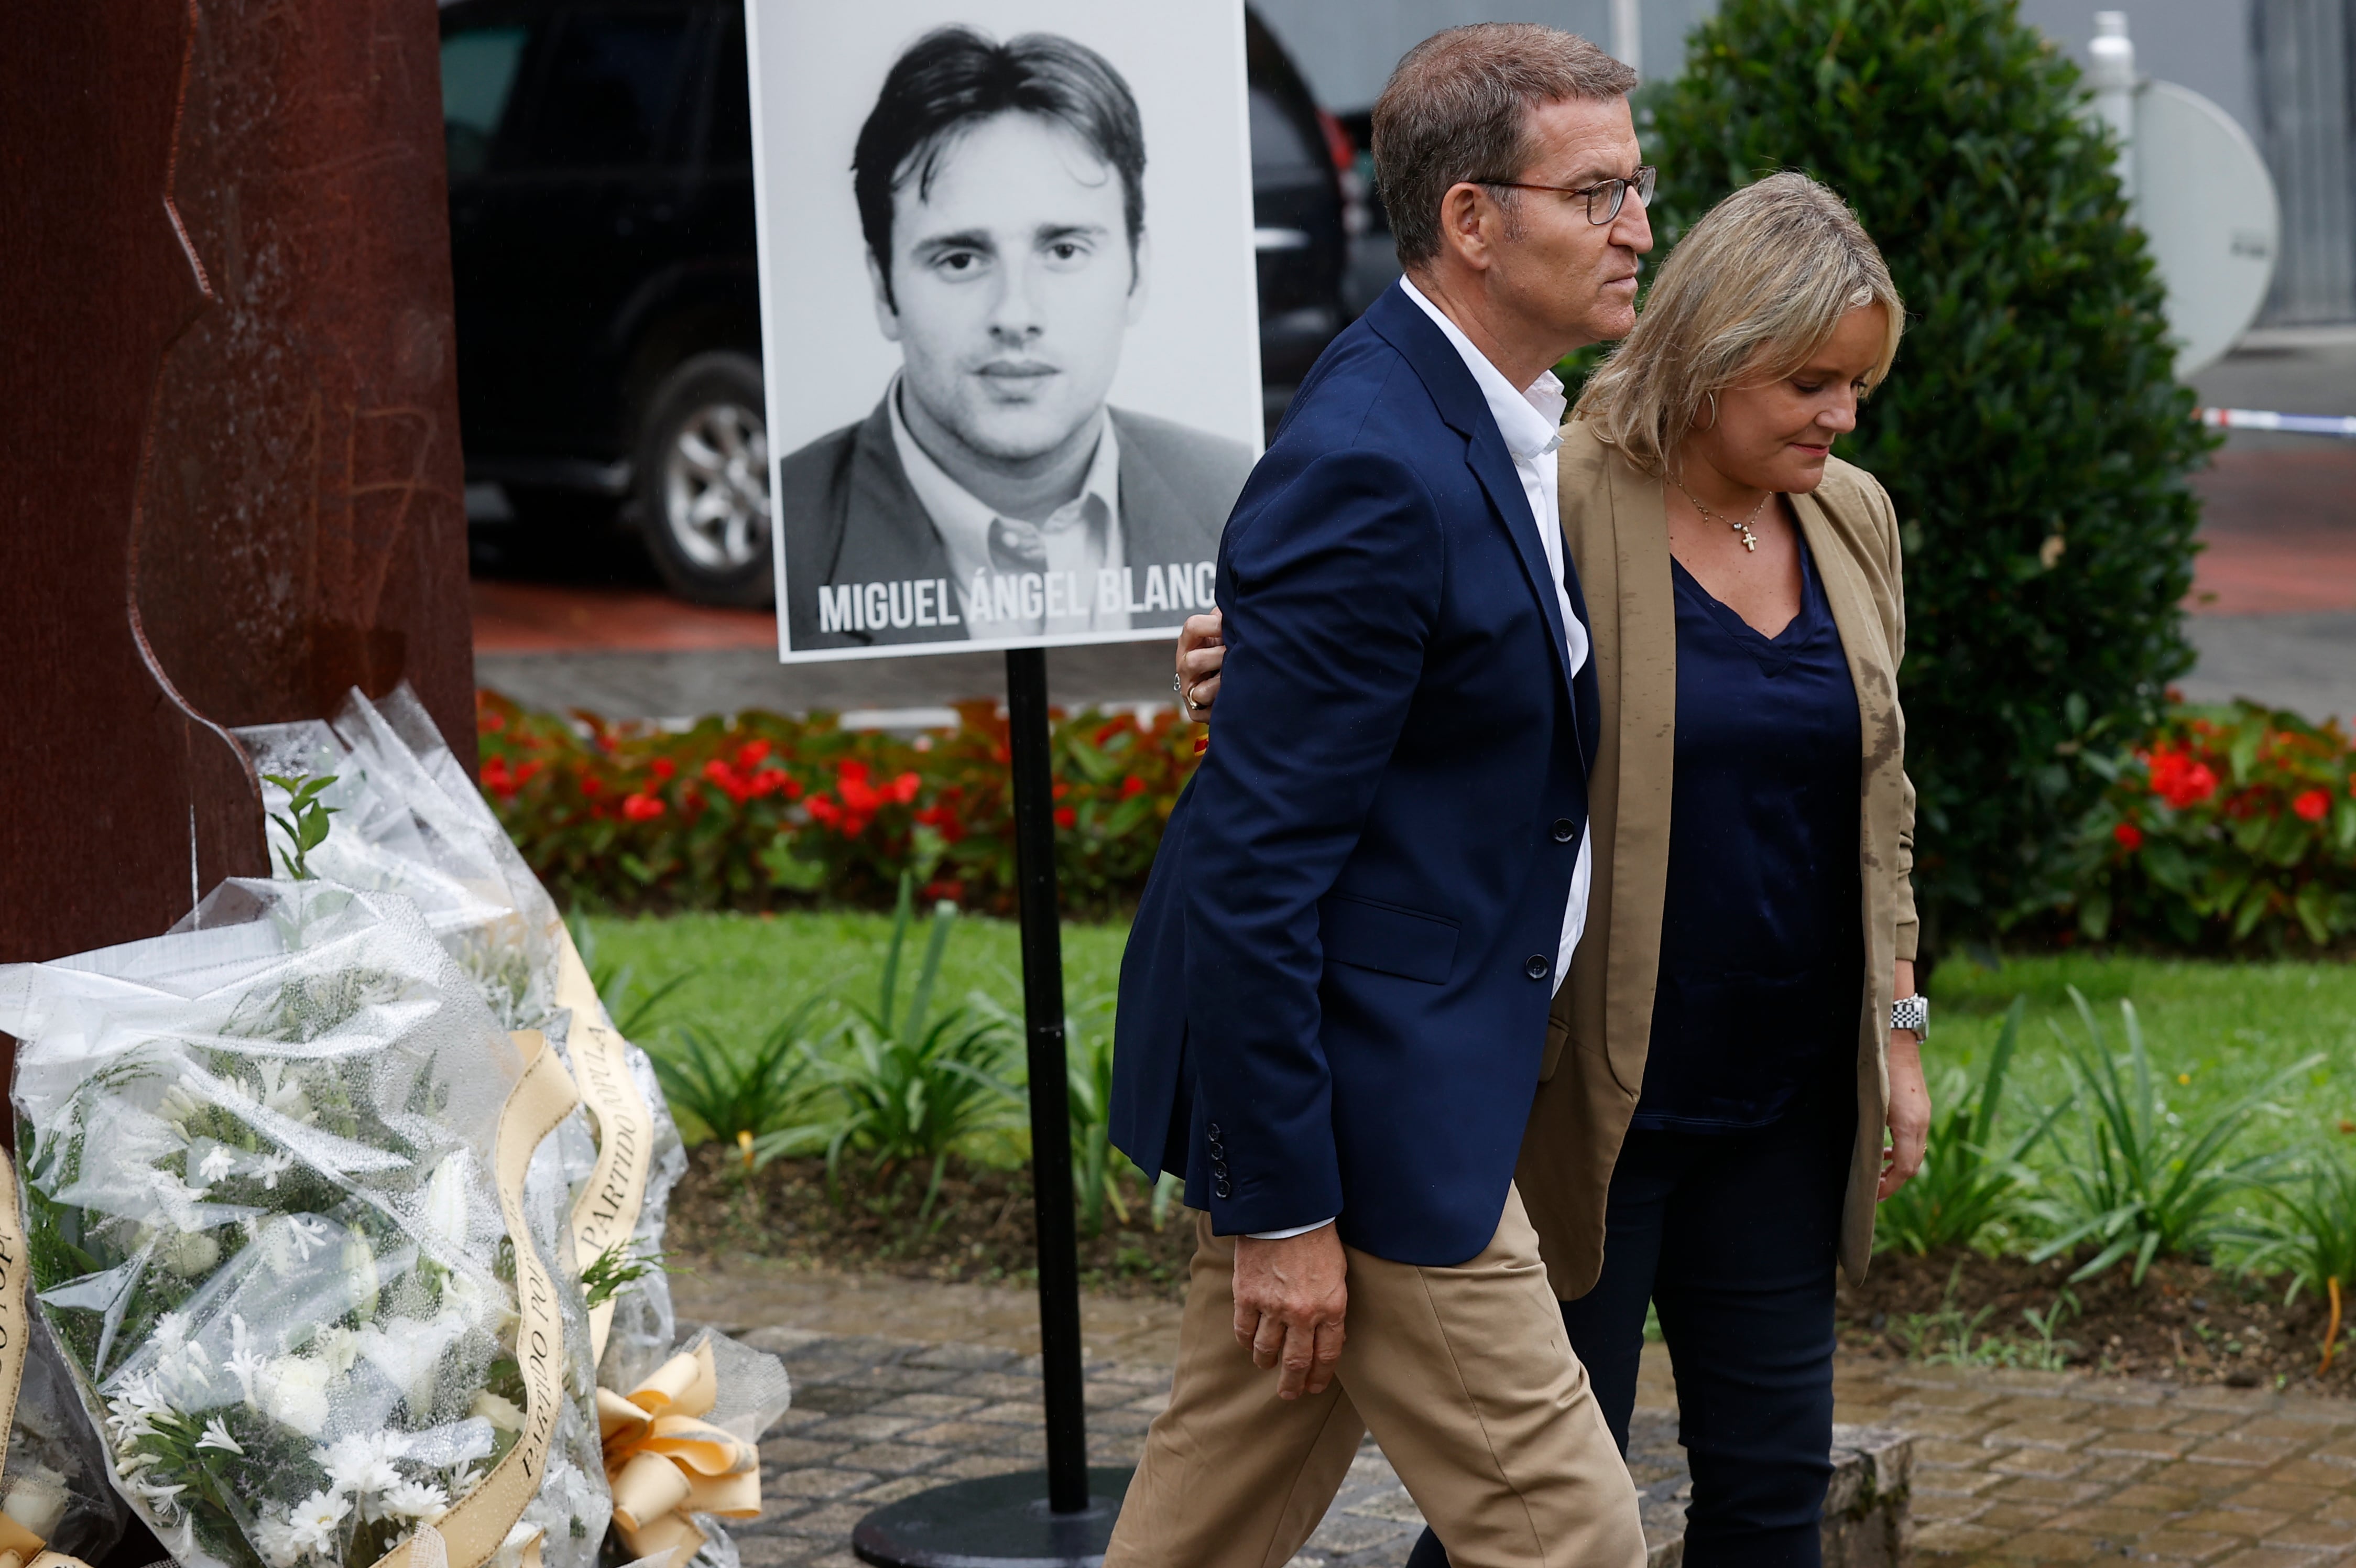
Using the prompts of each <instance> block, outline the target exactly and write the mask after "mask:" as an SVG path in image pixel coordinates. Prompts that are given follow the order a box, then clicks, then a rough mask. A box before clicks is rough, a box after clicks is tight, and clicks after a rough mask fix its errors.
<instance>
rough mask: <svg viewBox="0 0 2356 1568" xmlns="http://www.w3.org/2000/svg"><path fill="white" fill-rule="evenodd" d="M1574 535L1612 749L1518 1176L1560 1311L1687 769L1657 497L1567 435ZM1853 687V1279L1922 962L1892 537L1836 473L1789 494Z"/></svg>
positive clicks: (1584, 1277)
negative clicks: (1905, 1010) (1860, 950)
mask: <svg viewBox="0 0 2356 1568" xmlns="http://www.w3.org/2000/svg"><path fill="white" fill-rule="evenodd" d="M1558 463H1559V469H1558V471H1559V474H1560V476H1561V485H1562V529H1563V533H1564V535H1565V536H1566V537H1567V538H1568V539H1569V543H1570V555H1571V560H1572V562H1573V563H1574V564H1576V565H1577V566H1578V568H1579V582H1580V590H1581V591H1582V592H1583V593H1584V594H1585V596H1586V598H1587V612H1588V619H1589V623H1590V629H1591V631H1592V632H1593V636H1594V658H1595V676H1596V685H1597V688H1598V691H1599V693H1600V694H1601V709H1602V713H1601V721H1602V742H1601V746H1599V747H1598V749H1597V751H1596V756H1595V768H1594V771H1593V773H1592V775H1591V776H1590V781H1589V784H1588V831H1589V832H1590V833H1592V834H1593V835H1594V840H1595V860H1594V877H1595V881H1594V888H1593V891H1592V892H1591V893H1590V895H1589V898H1588V906H1587V934H1586V935H1585V937H1584V938H1582V939H1581V940H1580V944H1579V951H1578V954H1577V956H1576V957H1575V958H1573V959H1572V961H1571V965H1570V978H1569V980H1568V981H1566V982H1565V983H1564V984H1563V987H1562V990H1561V991H1560V992H1559V993H1558V994H1557V995H1556V997H1555V1002H1554V1015H1553V1017H1552V1018H1551V1019H1550V1020H1549V1021H1548V1023H1547V1049H1546V1058H1545V1066H1544V1069H1543V1071H1542V1075H1541V1081H1540V1083H1539V1084H1538V1094H1537V1103H1536V1104H1535V1105H1534V1106H1533V1107H1532V1108H1531V1111H1530V1121H1529V1128H1528V1130H1527V1132H1526V1133H1525V1134H1524V1135H1523V1139H1522V1154H1521V1162H1520V1165H1519V1168H1518V1169H1517V1170H1516V1172H1515V1180H1516V1182H1517V1183H1518V1185H1519V1187H1520V1188H1521V1194H1522V1200H1523V1202H1524V1203H1525V1204H1526V1206H1527V1207H1528V1209H1529V1214H1530V1219H1531V1221H1532V1222H1533V1223H1534V1224H1535V1225H1536V1226H1537V1232H1538V1241H1539V1250H1540V1251H1541V1252H1542V1253H1543V1254H1544V1256H1545V1258H1546V1263H1547V1276H1548V1279H1549V1281H1550V1283H1552V1284H1553V1286H1554V1290H1555V1294H1557V1295H1558V1296H1559V1297H1561V1298H1562V1299H1564V1300H1566V1301H1568V1300H1570V1299H1572V1298H1574V1297H1577V1296H1580V1295H1584V1294H1586V1293H1587V1292H1588V1291H1589V1290H1590V1289H1591V1288H1593V1286H1594V1284H1595V1281H1596V1276H1597V1275H1598V1274H1599V1273H1601V1270H1602V1267H1603V1203H1604V1195H1605V1190H1606V1188H1607V1187H1609V1186H1610V1185H1611V1181H1612V1164H1613V1162H1614V1161H1615V1160H1617V1159H1618V1158H1619V1155H1620V1144H1621V1142H1622V1139H1624V1138H1625V1137H1626V1136H1627V1133H1628V1119H1629V1117H1630V1116H1631V1115H1632V1114H1633V1112H1634V1111H1635V1109H1636V1093H1637V1090H1638V1089H1639V1088H1640V1087H1641V1086H1642V1085H1643V1083H1644V1052H1645V1049H1646V1047H1648V1045H1649V1044H1650V1042H1651V1038H1652V1027H1653V989H1654V984H1655V980H1656V979H1657V978H1658V975H1659V972H1660V962H1661V906H1662V901H1663V899H1664V897H1665V892H1666V885H1667V881H1668V867H1669V783H1670V775H1671V772H1672V770H1673V768H1674V764H1675V761H1676V711H1677V637H1676V627H1677V618H1676V601H1675V590H1674V589H1673V587H1672V586H1671V582H1670V577H1669V533H1668V521H1667V514H1666V512H1665V509H1664V506H1663V502H1662V495H1663V487H1662V483H1661V481H1660V480H1658V479H1655V478H1647V477H1646V476H1644V474H1642V473H1640V472H1639V471H1638V470H1637V469H1636V468H1635V467H1633V466H1631V465H1630V464H1629V463H1628V462H1627V460H1626V459H1624V458H1623V457H1622V456H1620V455H1619V454H1618V453H1617V452H1616V451H1614V450H1613V449H1612V448H1611V447H1608V446H1604V445H1603V444H1602V443H1601V442H1600V441H1598V440H1597V439H1596V438H1595V436H1594V435H1593V433H1592V432H1591V430H1590V428H1589V427H1588V426H1587V425H1585V424H1580V423H1578V422H1576V421H1574V422H1573V423H1571V424H1568V425H1566V426H1564V428H1563V443H1562V450H1561V454H1560V456H1559V458H1558ZM1792 502H1793V509H1794V511H1796V512H1797V513H1798V515H1799V519H1800V531H1801V532H1802V533H1803V534H1804V536H1805V537H1806V539H1807V542H1808V549H1809V551H1810V553H1812V554H1813V555H1814V556H1815V563H1816V571H1817V575H1818V576H1819V577H1821V578H1822V579H1823V582H1824V585H1825V596H1826V599H1828V600H1829V601H1830V603H1831V606H1832V613H1833V621H1834V624H1835V625H1837V627H1838V628H1840V636H1841V644H1842V647H1843V648H1844V649H1845V650H1847V655H1848V668H1849V675H1850V677H1851V679H1852V680H1853V681H1854V682H1855V683H1856V686H1857V705H1858V717H1859V718H1860V719H1861V720H1862V721H1863V728H1864V748H1863V753H1862V755H1861V756H1860V757H1859V758H1858V781H1859V784H1860V785H1861V787H1862V789H1863V801H1864V809H1863V811H1861V812H1860V813H1859V818H1860V822H1859V827H1860V832H1859V839H1858V864H1859V865H1860V867H1861V868H1862V871H1863V874H1864V875H1863V885H1864V892H1865V990H1864V994H1863V995H1861V996H1859V997H1858V1015H1857V1112H1858V1137H1857V1146H1856V1149H1855V1150H1854V1152H1853V1153H1852V1155H1851V1157H1850V1161H1849V1178H1848V1196H1847V1201H1846V1203H1845V1205H1844V1207H1843V1209H1842V1214H1841V1243H1840V1258H1841V1263H1842V1266H1843V1267H1844V1268H1846V1269H1847V1271H1848V1275H1849V1277H1850V1278H1851V1279H1853V1280H1856V1279H1862V1278H1863V1277H1864V1276H1865V1269H1866V1263H1867V1261H1868V1260H1869V1258H1870V1257H1871V1255H1872V1251H1873V1209H1874V1188H1875V1187H1876V1185H1877V1184H1878V1182H1879V1177H1880V1169H1881V1133H1882V1122H1883V1118H1884V1117H1885V1115H1886V1114H1887V1113H1888V1109H1889V1103H1890V1069H1889V1063H1888V1060H1887V1059H1886V1056H1885V1052H1886V1049H1887V1047H1888V1043H1889V1038H1890V1034H1889V1028H1888V1020H1889V1017H1890V984H1891V983H1892V980H1893V978H1894V970H1895V965H1896V961H1897V960H1899V959H1901V958H1904V959H1911V958H1912V957H1913V956H1914V946H1915V929H1916V925H1915V917H1914V889H1913V883H1912V872H1913V868H1914V786H1913V784H1912V782H1910V781H1909V780H1908V779H1907V777H1906V769H1905V761H1906V719H1905V715H1904V714H1902V713H1901V711H1900V710H1899V706H1898V685H1897V674H1898V663H1899V660H1901V658H1903V657H1904V655H1905V650H1906V604H1905V594H1904V589H1903V587H1902V585H1901V581H1900V576H1899V555H1898V523H1897V518H1896V516H1895V514H1894V513H1893V512H1892V510H1891V509H1890V498H1889V496H1888V495H1886V494H1884V493H1883V491H1882V489H1881V487H1880V486H1879V484H1877V483H1875V482H1874V478H1873V476H1872V475H1870V474H1868V473H1867V472H1865V470H1863V469H1862V468H1858V467H1853V466H1851V465H1850V464H1847V463H1844V462H1842V461H1841V460H1840V459H1838V458H1837V457H1836V458H1834V459H1833V460H1832V461H1831V462H1830V463H1829V464H1827V465H1826V469H1825V478H1824V483H1823V484H1822V485H1820V486H1819V487H1818V488H1817V489H1816V491H1815V494H1814V495H1809V496H1794V497H1793V498H1792Z"/></svg>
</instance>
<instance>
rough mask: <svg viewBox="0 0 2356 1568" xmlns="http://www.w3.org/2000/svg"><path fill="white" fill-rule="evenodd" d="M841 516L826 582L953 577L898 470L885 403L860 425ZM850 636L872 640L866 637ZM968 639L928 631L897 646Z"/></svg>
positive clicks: (953, 632) (952, 631) (957, 631)
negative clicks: (839, 540)
mask: <svg viewBox="0 0 2356 1568" xmlns="http://www.w3.org/2000/svg"><path fill="white" fill-rule="evenodd" d="M883 395H884V396H885V397H889V396H891V395H892V394H891V393H889V392H886V393H884V394H883ZM843 510H844V519H843V524H842V544H841V549H840V550H838V551H837V553H836V554H835V559H834V569H833V570H832V571H831V572H830V573H829V574H828V575H826V576H825V578H823V579H822V580H823V581H826V582H830V583H894V582H900V581H903V580H905V579H910V578H926V577H939V578H944V579H946V578H947V577H948V575H949V556H948V551H947V550H946V549H944V548H943V547H942V544H941V539H940V535H939V534H938V533H937V532H934V530H933V523H932V519H931V518H930V517H929V516H927V515H926V511H925V503H924V502H922V501H920V500H918V499H916V489H915V488H914V487H912V486H911V485H910V484H909V483H908V474H907V470H906V469H905V468H903V467H900V453H899V449H898V448H897V447H895V446H893V444H892V414H891V411H890V410H889V409H888V408H887V407H886V406H885V405H884V404H883V403H877V404H876V405H875V412H874V413H871V414H869V415H868V416H867V418H866V419H865V421H863V422H862V424H860V426H859V434H858V435H857V436H856V437H855V438H853V440H852V442H851V476H850V480H849V482H848V483H847V484H846V485H845V486H844V487H843ZM951 591H952V592H954V591H955V588H954V586H952V589H951ZM850 635H851V636H853V637H856V638H859V639H861V640H862V641H873V638H872V637H868V636H866V635H865V634H863V633H859V632H853V633H851V634H850ZM966 635H967V634H966V631H965V629H964V628H959V627H942V628H926V629H925V630H924V631H923V632H920V633H916V634H913V635H909V636H904V637H898V638H894V639H893V640H894V641H895V642H914V641H925V642H936V641H947V640H951V639H960V638H963V637H964V636H966Z"/></svg>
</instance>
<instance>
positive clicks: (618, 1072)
mask: <svg viewBox="0 0 2356 1568" xmlns="http://www.w3.org/2000/svg"><path fill="white" fill-rule="evenodd" d="M559 930H560V932H561V938H562V946H561V948H560V950H559V951H558V953H557V968H556V1004H557V1005H558V1006H560V1007H564V1008H569V1009H570V1010H571V1011H572V1014H573V1026H572V1029H571V1030H570V1032H569V1033H568V1034H567V1035H566V1036H565V1047H566V1048H567V1049H568V1050H569V1051H570V1052H571V1053H572V1056H573V1077H574V1078H575V1079H578V1080H579V1083H580V1088H581V1098H582V1099H583V1100H584V1101H585V1102H586V1103H587V1104H588V1107H589V1112H590V1114H591V1115H592V1116H594V1117H595V1118H596V1120H597V1165H596V1168H595V1169H594V1171H592V1172H591V1173H590V1177H589V1185H588V1186H587V1187H584V1188H583V1189H582V1192H581V1196H580V1197H578V1198H576V1199H574V1200H573V1257H574V1259H575V1260H576V1261H577V1262H578V1263H579V1265H580V1266H581V1267H582V1268H584V1269H585V1268H587V1267H588V1266H589V1265H590V1264H591V1263H593V1262H596V1261H597V1259H598V1258H600V1257H601V1256H603V1255H604V1254H605V1253H606V1252H607V1251H611V1250H612V1249H613V1248H615V1247H616V1246H618V1245H620V1244H622V1243H623V1242H626V1241H627V1240H629V1239H630V1236H631V1233H632V1232H633V1231H635V1230H637V1228H638V1212H639V1210H640V1209H642V1208H645V1207H646V1201H647V1165H648V1160H649V1159H651V1158H652V1156H653V1151H654V1133H655V1121H654V1114H653V1112H650V1111H649V1110H648V1108H647V1101H646V1096H644V1095H642V1094H640V1093H639V1092H638V1086H637V1083H636V1082H634V1081H633V1080H632V1079H631V1078H630V1064H629V1056H628V1053H627V1050H626V1041H624V1040H623V1038H622V1034H621V1031H620V1030H618V1029H616V1028H615V1027H614V1020H613V1019H612V1017H611V1016H609V1015H607V1014H606V1012H605V1002H604V1001H603V999H601V998H600V997H599V996H598V994H597V983H596V982H595V981H594V980H592V979H590V978H589V966H588V965H587V964H585V963H584V962H582V961H581V950H580V949H579V948H577V947H575V946H573V933H572V931H571V930H570V929H564V928H562V927H560V928H559ZM613 1327H614V1298H613V1297H612V1296H610V1295H609V1296H607V1297H606V1298H605V1300H604V1301H601V1302H599V1303H598V1304H597V1305H595V1306H593V1307H591V1308H590V1309H589V1359H590V1362H591V1364H592V1365H594V1364H595V1363H597V1362H599V1361H602V1360H604V1359H605V1337H606V1336H607V1335H608V1334H610V1333H612V1332H613ZM0 1568H6V1564H5V1563H0Z"/></svg>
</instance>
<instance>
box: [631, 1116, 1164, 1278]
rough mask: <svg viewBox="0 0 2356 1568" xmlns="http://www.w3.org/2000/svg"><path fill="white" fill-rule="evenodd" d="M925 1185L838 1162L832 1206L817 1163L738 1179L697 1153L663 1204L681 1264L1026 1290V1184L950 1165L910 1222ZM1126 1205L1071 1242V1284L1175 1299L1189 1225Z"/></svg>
mask: <svg viewBox="0 0 2356 1568" xmlns="http://www.w3.org/2000/svg"><path fill="white" fill-rule="evenodd" d="M931 1175H932V1173H931V1171H930V1169H929V1168H928V1167H926V1166H925V1165H913V1166H903V1167H902V1168H900V1169H898V1170H892V1171H883V1170H878V1169H876V1168H875V1167H874V1166H873V1165H869V1164H867V1163H865V1162H863V1161H861V1160H858V1159H856V1158H854V1157H853V1156H851V1155H845V1156H844V1157H843V1160H842V1165H841V1192H840V1195H839V1197H830V1196H829V1193H828V1190H827V1181H826V1162H825V1161H823V1160H817V1159H808V1160H778V1161H776V1162H775V1163H773V1164H771V1165H769V1166H767V1167H766V1169H764V1170H761V1171H758V1172H756V1173H755V1174H754V1175H753V1176H751V1178H750V1179H749V1180H748V1179H747V1178H746V1176H745V1175H744V1165H743V1164H742V1162H741V1161H740V1160H739V1159H738V1157H737V1155H736V1153H735V1151H734V1150H733V1149H725V1148H723V1147H722V1146H721V1145H720V1144H704V1145H703V1146H702V1147H701V1148H697V1149H693V1150H691V1151H690V1152H689V1165H688V1173H687V1176H686V1178H685V1179H684V1180H682V1181H681V1182H680V1185H679V1187H678V1190H677V1191H676V1192H674V1193H673V1194H672V1196H671V1200H670V1225H669V1233H670V1239H671V1248H672V1251H674V1252H675V1253H677V1254H678V1255H679V1256H680V1258H681V1259H682V1260H684V1259H688V1258H692V1257H696V1256H703V1257H713V1256H721V1255H725V1254H727V1253H731V1252H751V1253H755V1254H757V1255H759V1256H762V1257H769V1258H782V1259H787V1260H790V1261H795V1262H810V1263H819V1264H823V1265H825V1266H827V1267H829V1268H837V1269H864V1270H873V1271H877V1272H881V1273H896V1274H904V1275H907V1276H909V1277H912V1278H917V1279H928V1280H959V1281H981V1282H989V1281H1002V1282H1006V1283H1024V1284H1027V1283H1031V1282H1032V1281H1033V1280H1034V1279H1035V1278H1036V1269H1037V1256H1038V1254H1037V1251H1036V1247H1037V1226H1036V1224H1035V1222H1034V1220H1033V1210H1032V1189H1031V1173H1030V1172H1029V1171H1028V1170H999V1169H995V1168H992V1167H990V1166H986V1165H971V1164H969V1163H967V1162H965V1161H963V1160H959V1159H955V1158H952V1159H951V1160H950V1161H949V1165H948V1171H947V1172H946V1173H945V1174H944V1175H943V1176H942V1179H941V1190H940V1195H939V1196H938V1197H937V1198H936V1199H935V1200H934V1202H933V1208H932V1211H931V1213H930V1214H929V1215H920V1211H921V1210H922V1208H923V1206H924V1201H925V1188H926V1183H927V1182H928V1181H929V1180H930V1179H931ZM1124 1197H1125V1199H1126V1201H1127V1202H1128V1204H1129V1219H1127V1220H1126V1221H1124V1220H1122V1219H1120V1217H1119V1215H1117V1214H1115V1213H1114V1212H1113V1211H1112V1209H1111V1208H1110V1206H1109V1205H1108V1206H1107V1208H1106V1211H1105V1216H1104V1227H1103V1230H1102V1232H1101V1233H1100V1234H1098V1235H1093V1236H1091V1235H1087V1234H1086V1233H1085V1232H1084V1233H1083V1234H1082V1235H1081V1237H1080V1283H1082V1284H1083V1285H1085V1286H1087V1287H1088V1288H1090V1289H1093V1290H1098V1291H1104V1292H1107V1293H1109V1294H1119V1295H1166V1296H1168V1297H1170V1298H1171V1299H1173V1300H1176V1299H1178V1298H1180V1297H1183V1295H1184V1294H1185V1290H1186V1260H1187V1259H1188V1258H1190V1257H1192V1256H1193V1255H1194V1217H1193V1216H1192V1215H1190V1214H1189V1213H1187V1212H1186V1210H1185V1209H1183V1208H1180V1207H1179V1206H1178V1205H1176V1204H1173V1205H1172V1206H1171V1208H1170V1213H1169V1216H1168V1219H1167V1221H1166V1222H1165V1224H1164V1225H1163V1227H1162V1229H1161V1230H1154V1229H1153V1221H1152V1218H1151V1194H1150V1193H1149V1192H1148V1191H1147V1189H1146V1188H1145V1187H1144V1186H1143V1185H1142V1184H1141V1183H1138V1182H1130V1184H1128V1187H1127V1188H1126V1191H1125V1193H1124Z"/></svg>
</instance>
